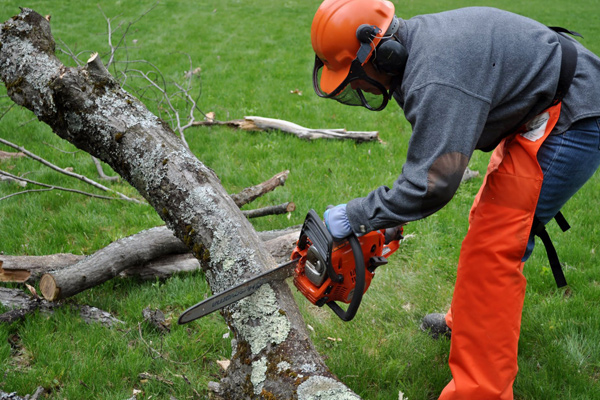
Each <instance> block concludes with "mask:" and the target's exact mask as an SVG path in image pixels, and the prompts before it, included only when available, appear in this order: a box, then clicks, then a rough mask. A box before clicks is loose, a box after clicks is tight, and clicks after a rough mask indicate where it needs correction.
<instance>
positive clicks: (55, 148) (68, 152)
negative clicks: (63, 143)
mask: <svg viewBox="0 0 600 400" xmlns="http://www.w3.org/2000/svg"><path fill="white" fill-rule="evenodd" d="M42 143H44V144H45V145H46V146H48V147H52V148H53V149H54V150H56V151H58V152H60V153H63V154H77V153H79V152H80V151H81V150H75V151H65V150H62V149H59V148H58V147H56V146H53V145H51V144H50V143H46V142H42Z"/></svg>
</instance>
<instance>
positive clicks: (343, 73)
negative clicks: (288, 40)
mask: <svg viewBox="0 0 600 400" xmlns="http://www.w3.org/2000/svg"><path fill="white" fill-rule="evenodd" d="M394 10H395V9H394V4H392V2H390V1H387V0H325V1H324V2H323V3H322V4H321V6H320V7H319V9H318V10H317V12H316V14H315V17H314V19H313V23H312V27H311V41H312V46H313V49H314V51H315V54H316V55H317V57H318V58H319V59H320V60H321V61H322V62H323V64H324V67H323V69H322V71H321V74H320V79H319V82H318V84H319V86H320V89H321V90H322V91H323V92H325V93H332V92H333V91H334V90H335V89H336V88H338V87H339V86H340V85H341V84H342V82H343V81H344V80H345V79H346V77H347V76H348V74H349V73H350V66H351V64H352V61H354V59H355V58H356V57H357V53H358V51H359V49H360V48H361V42H360V41H359V39H358V38H357V29H358V28H359V26H361V25H363V24H367V25H371V26H375V27H377V28H379V29H378V32H376V33H375V35H374V36H372V37H371V38H370V39H371V40H370V41H371V46H370V47H371V49H370V51H369V52H368V54H366V57H365V56H364V55H363V57H364V60H361V65H364V64H365V63H366V62H367V61H368V60H369V58H370V57H371V54H372V53H373V50H374V49H375V47H376V46H377V44H378V43H379V42H380V40H381V39H382V38H383V36H384V35H385V33H386V31H387V30H388V28H389V27H390V24H391V23H392V21H393V20H394ZM363 57H361V58H363Z"/></svg>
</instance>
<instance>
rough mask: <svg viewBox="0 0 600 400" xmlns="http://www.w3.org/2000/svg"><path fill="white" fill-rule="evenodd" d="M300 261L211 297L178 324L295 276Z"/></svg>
mask: <svg viewBox="0 0 600 400" xmlns="http://www.w3.org/2000/svg"><path fill="white" fill-rule="evenodd" d="M297 263H298V260H297V259H296V260H290V261H288V262H285V263H283V264H279V265H278V266H277V268H274V269H272V270H270V271H267V272H265V273H263V274H261V275H258V276H256V277H254V278H252V279H249V280H247V281H245V282H243V283H240V284H239V285H237V286H234V287H233V288H231V289H227V290H225V291H223V292H221V293H219V294H216V295H214V296H211V297H209V298H208V299H206V300H204V301H201V302H200V303H198V304H196V305H193V306H191V307H190V308H188V309H187V310H185V311H184V312H183V314H181V315H180V316H179V319H178V320H177V323H178V324H180V325H182V324H187V323H188V322H191V321H193V320H195V319H198V318H202V317H204V316H205V315H208V314H210V313H212V312H215V311H217V310H220V309H221V308H223V307H226V306H228V305H230V304H232V303H235V302H236V301H239V300H241V299H243V298H245V297H248V296H250V295H251V294H252V293H254V292H256V291H257V290H258V289H260V287H261V286H262V285H264V284H265V283H269V282H272V281H276V280H285V279H286V278H289V277H291V276H293V275H294V269H295V268H296V264H297Z"/></svg>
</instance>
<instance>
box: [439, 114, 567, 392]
mask: <svg viewBox="0 0 600 400" xmlns="http://www.w3.org/2000/svg"><path fill="white" fill-rule="evenodd" d="M559 114H560V103H559V104H557V105H555V106H553V107H551V108H549V109H548V110H546V111H545V112H544V113H542V114H540V115H539V116H538V117H536V118H535V119H534V120H532V121H531V122H529V123H528V124H527V125H526V127H523V128H521V130H519V133H517V134H515V135H511V136H510V137H507V138H505V139H504V140H503V141H502V142H501V143H500V144H499V145H498V147H497V148H496V150H495V151H494V153H493V154H492V157H491V159H490V163H489V165H488V170H487V174H486V176H485V179H484V182H483V184H482V186H481V189H480V190H479V193H478V194H477V197H476V198H475V201H474V203H473V207H472V208H471V212H470V215H469V231H468V232H467V235H466V237H465V239H464V241H463V244H462V248H461V253H460V258H459V261H458V271H457V277H456V286H455V289H454V295H453V298H452V305H451V308H450V310H449V311H448V314H447V315H446V322H447V323H448V326H449V327H450V328H451V329H452V339H451V346H450V359H449V364H450V370H451V371H452V377H453V379H452V381H450V383H448V385H447V386H446V387H445V388H444V390H443V391H442V394H441V395H440V400H458V399H462V400H483V399H485V400H495V399H502V400H508V399H513V382H514V380H515V377H516V375H517V369H518V367H517V346H518V341H519V333H520V328H521V312H522V309H523V301H524V298H525V286H526V281H525V277H524V276H523V273H522V271H523V263H522V262H521V259H522V258H523V256H524V254H525V250H526V247H527V241H528V239H529V233H530V231H531V226H532V224H533V217H534V213H535V209H536V205H537V202H538V198H539V195H540V190H541V188H542V181H543V178H544V176H543V173H542V170H541V168H540V166H539V163H538V161H537V152H538V149H539V148H540V146H541V145H542V143H543V142H544V140H545V139H546V137H547V136H548V135H549V133H550V131H552V129H553V128H554V126H555V124H556V122H557V121H558V117H559Z"/></svg>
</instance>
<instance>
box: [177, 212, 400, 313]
mask: <svg viewBox="0 0 600 400" xmlns="http://www.w3.org/2000/svg"><path fill="white" fill-rule="evenodd" d="M402 233H403V229H402V227H401V226H399V227H397V228H389V229H381V230H377V231H372V232H369V233H367V234H365V235H362V236H360V237H357V236H356V235H354V234H352V235H350V236H348V237H347V238H346V239H343V240H341V241H334V239H333V237H332V236H331V234H330V233H329V231H328V230H327V228H326V227H325V225H324V224H323V222H322V221H321V219H320V218H319V216H318V214H317V213H316V212H315V211H314V210H310V211H309V212H308V214H307V216H306V219H305V220H304V224H303V225H302V229H301V231H300V236H299V239H298V241H297V243H296V247H295V249H294V250H293V252H292V255H291V257H290V258H291V260H290V261H288V262H285V263H283V264H280V265H278V266H277V267H276V268H274V269H272V270H270V271H268V272H265V273H263V274H261V275H258V276H256V277H254V278H252V279H250V280H247V281H245V282H243V283H241V284H239V285H237V286H234V287H233V288H231V289H228V290H225V291H223V292H221V293H218V294H216V295H214V296H212V297H210V298H208V299H206V300H204V301H202V302H200V303H198V304H196V305H194V306H192V307H190V308H188V309H187V310H185V311H184V312H183V314H181V316H180V317H179V320H178V323H179V324H185V323H188V322H190V321H193V320H195V319H198V318H201V317H203V316H205V315H207V314H210V313H212V312H214V311H217V310H220V309H221V308H223V307H225V306H228V305H230V304H232V303H235V302H236V301H239V300H241V299H243V298H245V297H247V296H250V295H251V294H252V293H254V292H256V291H257V290H258V289H259V288H260V287H261V286H262V285H264V284H265V283H269V282H271V281H274V280H284V279H286V278H289V277H291V276H293V277H294V285H295V286H296V288H298V290H299V291H300V292H301V293H302V294H303V295H304V297H306V298H307V299H308V300H309V301H310V302H311V303H312V304H314V305H316V306H319V307H322V306H323V305H327V306H328V307H329V308H331V309H332V310H333V312H334V313H335V314H336V315H337V316H338V317H340V318H341V319H342V320H343V321H350V320H352V319H353V318H354V316H355V315H356V312H357V311H358V308H359V306H360V303H361V301H362V297H363V294H364V293H365V292H366V291H367V289H368V288H369V286H370V284H371V280H372V279H373V276H374V275H375V270H376V269H377V267H380V266H382V265H385V264H387V258H388V257H389V256H390V255H391V254H392V253H394V252H395V251H396V250H398V248H399V246H400V240H402V239H403V237H402ZM338 302H341V303H345V304H348V306H347V308H346V310H344V309H343V308H342V307H340V305H339V304H338Z"/></svg>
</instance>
